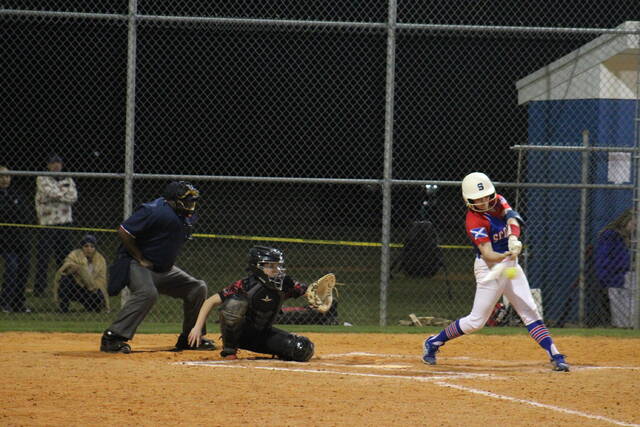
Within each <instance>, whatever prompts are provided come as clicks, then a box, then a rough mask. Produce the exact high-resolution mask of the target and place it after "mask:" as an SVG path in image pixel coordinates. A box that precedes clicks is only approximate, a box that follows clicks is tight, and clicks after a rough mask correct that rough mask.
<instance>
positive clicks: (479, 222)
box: [466, 210, 491, 246]
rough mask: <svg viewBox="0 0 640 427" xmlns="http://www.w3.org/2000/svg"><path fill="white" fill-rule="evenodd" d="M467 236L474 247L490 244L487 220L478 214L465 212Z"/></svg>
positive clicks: (469, 211)
mask: <svg viewBox="0 0 640 427" xmlns="http://www.w3.org/2000/svg"><path fill="white" fill-rule="evenodd" d="M466 227H467V236H469V238H470V239H471V241H472V242H473V244H474V245H476V246H477V245H479V244H481V243H485V242H490V241H491V239H489V220H488V219H486V218H485V217H484V215H483V214H481V213H479V212H473V211H471V210H468V211H467V221H466Z"/></svg>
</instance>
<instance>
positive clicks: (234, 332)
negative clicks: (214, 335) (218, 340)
mask: <svg viewBox="0 0 640 427" xmlns="http://www.w3.org/2000/svg"><path fill="white" fill-rule="evenodd" d="M248 308H249V301H248V300H247V299H246V298H239V297H231V298H229V299H227V300H226V301H225V302H224V303H223V304H222V307H221V309H220V333H221V334H222V347H223V349H222V353H221V354H222V357H225V356H227V355H230V354H235V353H236V351H237V349H238V345H239V343H240V335H242V327H243V326H244V320H245V317H244V316H245V314H246V313H247V309H248Z"/></svg>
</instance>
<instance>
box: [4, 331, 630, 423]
mask: <svg viewBox="0 0 640 427" xmlns="http://www.w3.org/2000/svg"><path fill="white" fill-rule="evenodd" d="M306 335H307V336H308V337H309V338H311V339H312V340H313V341H314V342H315V344H316V355H315V356H314V358H313V359H312V360H311V361H310V362H309V363H294V362H283V361H278V360H274V359H270V358H264V357H260V355H257V354H254V353H250V352H241V353H240V357H241V358H240V360H238V361H231V362H227V361H221V360H220V357H219V354H218V352H217V351H216V352H206V353H204V352H195V351H186V352H182V353H173V352H169V351H167V350H168V349H169V348H170V347H171V346H172V344H174V342H175V338H176V336H175V335H164V334H163V335H143V334H139V335H137V336H136V338H135V339H134V340H133V342H132V347H133V349H134V352H133V353H132V354H129V355H122V354H118V355H109V354H104V353H100V352H99V351H97V347H98V341H99V335H97V334H71V333H65V334H59V333H19V332H8V333H2V334H0V366H1V367H2V371H3V372H2V378H3V380H2V383H1V384H2V385H1V386H0V425H3V426H17V425H29V426H34V425H60V426H61V425H65V426H66V425H83V426H84V425H119V424H131V425H138V424H139V425H163V424H164V425H208V426H303V425H304V426H307V425H313V426H320V425H322V426H344V425H349V426H371V425H375V426H432V425H451V426H454V425H460V426H484V427H486V426H489V425H527V426H531V425H565V426H575V425H581V426H596V425H640V409H639V407H640V339H613V338H599V337H596V338H593V337H591V338H585V337H560V338H559V339H557V340H556V341H557V342H558V345H559V347H560V348H561V349H562V351H563V352H565V353H566V354H567V355H568V356H569V358H568V361H569V362H570V363H571V365H572V368H573V370H572V372H570V373H561V372H552V371H551V370H550V365H549V364H548V363H547V362H546V358H545V357H544V353H543V351H542V350H541V349H539V348H538V347H537V346H536V345H535V343H533V341H532V340H531V339H529V338H528V337H527V336H482V335H471V336H467V337H463V338H461V339H458V340H456V341H453V342H451V343H448V344H447V346H446V347H444V348H443V349H442V351H441V352H440V353H439V359H438V362H439V363H438V365H437V366H427V365H424V364H422V363H421V361H420V358H419V355H420V347H421V343H422V339H423V338H422V337H421V336H420V335H411V334H406V335H405V334H397V335H381V334H320V333H310V334H306ZM216 341H218V340H216Z"/></svg>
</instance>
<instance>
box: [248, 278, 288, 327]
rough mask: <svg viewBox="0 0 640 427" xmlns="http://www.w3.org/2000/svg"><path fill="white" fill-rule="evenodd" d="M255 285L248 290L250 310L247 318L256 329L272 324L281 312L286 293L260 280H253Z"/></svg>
mask: <svg viewBox="0 0 640 427" xmlns="http://www.w3.org/2000/svg"><path fill="white" fill-rule="evenodd" d="M251 284H252V285H253V286H251V288H250V289H249V290H248V291H247V296H248V297H249V310H248V313H247V318H248V320H249V322H250V323H251V324H253V326H254V327H255V328H256V329H264V328H266V327H268V326H271V324H272V323H273V321H274V320H275V318H276V315H277V314H278V313H279V312H280V306H282V302H283V300H284V298H283V296H284V294H283V293H282V292H280V291H277V290H275V289H271V288H267V287H266V286H263V285H262V284H261V283H260V282H258V281H252V283H251Z"/></svg>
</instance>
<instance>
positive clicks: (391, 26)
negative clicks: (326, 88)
mask: <svg viewBox="0 0 640 427" xmlns="http://www.w3.org/2000/svg"><path fill="white" fill-rule="evenodd" d="M396 12H397V2H396V0H389V20H388V23H387V76H386V96H385V97H386V100H385V114H384V181H383V183H382V237H381V241H382V248H381V251H380V326H386V325H387V290H388V288H389V270H390V265H391V263H390V258H391V250H390V244H391V179H392V178H393V174H392V170H393V165H392V163H393V103H394V93H395V66H396Z"/></svg>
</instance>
